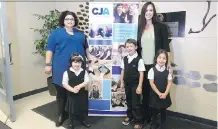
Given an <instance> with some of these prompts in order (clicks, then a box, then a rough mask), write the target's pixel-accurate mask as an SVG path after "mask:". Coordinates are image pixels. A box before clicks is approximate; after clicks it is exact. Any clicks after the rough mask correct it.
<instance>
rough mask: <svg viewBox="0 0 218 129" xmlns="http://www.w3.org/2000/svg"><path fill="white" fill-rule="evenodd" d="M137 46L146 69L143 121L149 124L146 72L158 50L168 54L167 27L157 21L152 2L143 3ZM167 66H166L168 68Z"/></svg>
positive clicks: (148, 87) (148, 86)
mask: <svg viewBox="0 0 218 129" xmlns="http://www.w3.org/2000/svg"><path fill="white" fill-rule="evenodd" d="M138 46H139V47H138V54H139V55H141V57H142V58H143V60H144V64H145V68H146V71H145V74H144V75H145V76H144V82H143V83H144V84H143V89H142V94H143V101H142V108H143V110H144V113H143V115H144V118H143V119H144V120H146V121H147V122H148V123H150V120H151V114H150V107H149V102H148V101H149V95H150V91H151V86H150V83H149V80H148V79H147V75H148V71H149V70H150V69H151V68H152V66H153V60H154V57H155V54H156V53H157V51H158V50H159V49H164V50H166V51H167V52H168V55H169V54H170V47H169V40H168V30H167V26H166V25H165V24H163V23H160V22H158V21H157V13H156V9H155V5H154V4H153V3H152V2H147V3H145V4H144V5H143V7H142V9H141V14H140V18H139V26H138ZM169 62H170V61H169ZM169 64H170V63H168V66H170V65H169Z"/></svg>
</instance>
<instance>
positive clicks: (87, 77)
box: [62, 67, 89, 85]
mask: <svg viewBox="0 0 218 129" xmlns="http://www.w3.org/2000/svg"><path fill="white" fill-rule="evenodd" d="M70 71H72V72H74V73H75V75H76V76H78V75H79V74H80V73H81V72H82V71H83V69H82V68H80V70H79V71H75V70H74V69H73V68H71V67H70ZM68 81H69V77H68V73H67V71H65V72H64V74H63V80H62V84H65V85H68ZM88 81H89V76H88V73H87V71H85V75H84V82H88Z"/></svg>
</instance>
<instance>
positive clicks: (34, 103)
mask: <svg viewBox="0 0 218 129" xmlns="http://www.w3.org/2000/svg"><path fill="white" fill-rule="evenodd" d="M54 100H55V97H52V96H50V95H49V93H48V91H45V92H42V93H40V94H36V95H33V96H30V97H27V98H24V99H21V100H17V101H15V109H16V116H17V118H16V121H15V122H11V121H10V120H7V122H6V125H8V126H9V127H11V128H12V129H56V128H57V127H55V124H54V122H52V121H51V120H49V119H47V118H45V117H43V116H41V115H39V114H38V113H35V112H34V111H32V110H31V109H33V108H36V107H39V106H41V105H44V104H47V103H49V102H52V101H54ZM51 108H52V107H51ZM6 119H7V117H6V116H5V115H4V114H3V113H2V112H1V111H0V121H2V122H5V121H6ZM106 119H109V118H106ZM176 122H177V125H179V124H180V125H179V127H181V126H183V125H181V124H182V122H180V120H174V123H176ZM106 123H107V122H106ZM183 123H184V122H183ZM185 123H186V125H187V124H188V125H189V126H191V124H197V123H190V122H188V123H187V122H185ZM93 127H94V126H93ZM108 127H110V126H108ZM192 127H197V128H195V129H199V128H200V127H201V129H206V128H204V127H206V126H203V125H199V124H197V125H194V126H192ZM123 128H126V127H123V126H122V129H123ZM58 129H65V128H63V127H59V128H58ZM207 129H212V128H207ZM213 129H214V128H213Z"/></svg>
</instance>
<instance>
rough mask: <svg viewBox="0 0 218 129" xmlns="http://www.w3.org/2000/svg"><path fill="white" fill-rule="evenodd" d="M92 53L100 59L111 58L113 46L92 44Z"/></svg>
mask: <svg viewBox="0 0 218 129" xmlns="http://www.w3.org/2000/svg"><path fill="white" fill-rule="evenodd" d="M89 51H90V54H91V55H92V56H94V57H95V58H96V59H98V60H111V58H112V57H111V56H112V46H90V47H89Z"/></svg>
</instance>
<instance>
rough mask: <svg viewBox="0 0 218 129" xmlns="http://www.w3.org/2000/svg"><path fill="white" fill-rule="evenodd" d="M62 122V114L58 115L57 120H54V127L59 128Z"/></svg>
mask: <svg viewBox="0 0 218 129" xmlns="http://www.w3.org/2000/svg"><path fill="white" fill-rule="evenodd" d="M63 122H64V116H63V114H61V115H58V117H57V120H56V126H57V127H59V126H61V125H62V124H63Z"/></svg>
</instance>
